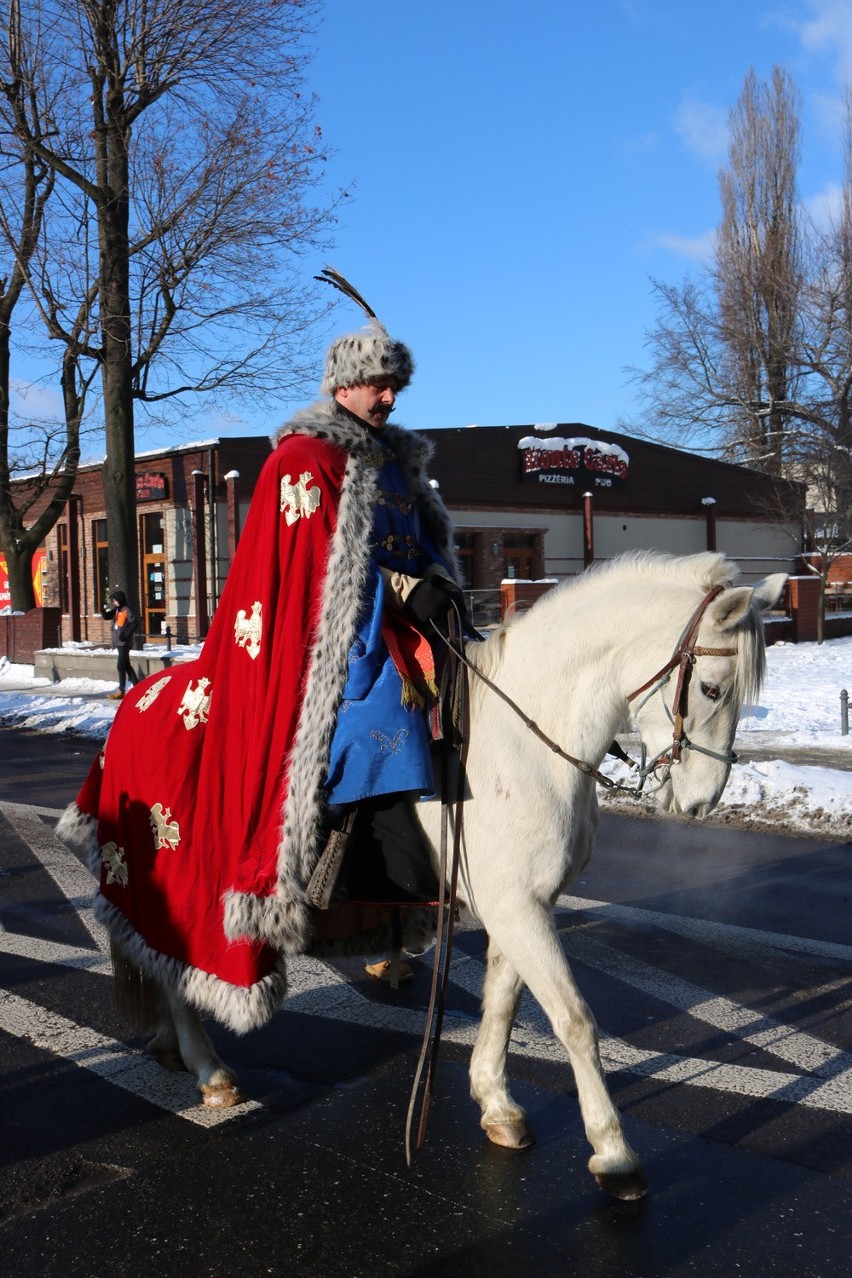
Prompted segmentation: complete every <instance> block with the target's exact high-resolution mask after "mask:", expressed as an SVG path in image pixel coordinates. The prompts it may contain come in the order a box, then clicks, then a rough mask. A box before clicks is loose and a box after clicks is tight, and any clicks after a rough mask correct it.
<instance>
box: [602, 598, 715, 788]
mask: <svg viewBox="0 0 852 1278" xmlns="http://www.w3.org/2000/svg"><path fill="white" fill-rule="evenodd" d="M726 589H727V587H726V586H714V588H713V589H712V590H711V591H709V592H708V593H707V594H706V595H705V596H704V598H703V599H702V601H701V603H700V604H699V605H698V607H697V608H696V610H695V612H694V613H693V614H692V616H691V618H690V620H689V622H688V624H687V627H686V630H685V631H684V632H683V634H682V635H681V638H680V640H679V642H678V644H677V647H676V648H675V650H674V652H673V653H672V655H671V657H670V658H669V660H668V661H667V662H666V664H665V665H664V666H663V668H662V670H658V671H657V673H656V674H655V675H652V676H651V678H650V679H649V680H648V681H647V683H643V684H642V687H641V688H637V689H636V691H635V692H631V693H630V695H629V696H628V698H627V704H628V705H629V704H630V702H631V701H633V700H635V698H636V697H638V696H641V694H642V693H643V692H647V694H648V695H647V696H646V697H643V698H642V700H641V701H640V702H639V704H638V706H636V711H639V710H641V708H642V706H644V704H645V702H646V701H648V700H649V699H650V698H651V697H652V696H653V695H654V693H655V692H657V691H659V692H660V694H661V695H662V689H663V688H664V687H665V685H666V684H667V683H668V682H669V680H670V678H671V675H672V671H673V670H674V668H675V667H676V666H677V667H678V676H677V685H676V687H675V695H674V700H673V702H672V706H671V710H670V709H669V707H668V705H667V704H666V701H665V698H663V705H664V706H665V710H666V714H667V715H668V716H669V719H670V720H671V723H672V744H671V746H670V747H669V748H668V749H666V750H663V751H662V752H661V753H660V754H658V755H657V756H656V757H655V758H654V759H652V760H651V763H650V764H646V763H645V760H644V758H643V761H642V765H641V768H640V776H641V777H642V780H643V781H644V779H645V778H646V777H647V776H650V775H656V771H657V768H658V767H659V766H660V765H661V764H662V765H663V767H664V772H663V776H662V777H661V778H659V781H660V784H661V785H662V784H663V782H665V780H666V779H667V778H668V775H669V773H670V772H671V769H672V765H673V764H675V763H679V762H680V757H681V753H682V751H683V749H684V747H685V748H686V749H688V750H696V751H697V752H698V753H699V754H706V755H708V756H709V757H710V758H711V759H719V760H720V761H721V762H722V763H736V761H737V756H736V755H735V754H734V753H733V751H732V750H729V751H728V752H727V754H721V753H719V751H717V750H710V749H708V748H707V746H702V745H698V744H697V742H695V741H692V740H690V738H689V737H688V736H687V735H686V730H685V728H684V721H685V719H686V714H687V706H688V703H689V685H690V682H691V679H692V670H693V667H694V665H695V658H696V657H735V656H736V655H737V649H736V648H704V647H701V646H700V645H699V644H697V643H696V642H695V641H696V639H697V638H698V629H699V626H700V625H701V620H702V618H703V616H704V613H705V612H706V611H707V608H708V607H709V606H710V604H711V603H712V602H713V600H714V599H716V598H718V596H719V595H720V594H721V593H722V591H723V590H726ZM643 751H644V747H643Z"/></svg>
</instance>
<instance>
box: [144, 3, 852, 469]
mask: <svg viewBox="0 0 852 1278" xmlns="http://www.w3.org/2000/svg"><path fill="white" fill-rule="evenodd" d="M315 43H316V56H315V59H314V62H313V65H312V68H311V70H310V72H309V83H310V85H311V87H312V89H313V90H314V91H315V93H316V94H317V97H318V105H317V120H318V122H319V123H320V124H321V126H322V129H323V132H324V136H325V139H326V142H327V143H328V145H329V146H330V147H332V148H333V149H334V151H335V154H334V157H333V159H332V161H331V163H330V165H329V167H328V170H327V185H328V189H329V190H332V189H334V188H336V187H341V186H351V187H352V196H351V199H349V200H348V201H347V202H346V204H345V205H344V207H343V209H342V210H341V216H340V222H339V225H338V226H337V229H336V232H335V247H334V248H333V249H331V250H329V252H328V253H327V254H325V255H323V256H318V257H316V259H315V260H314V259H313V258H308V259H307V260H306V261H305V270H306V273H309V274H314V273H315V272H316V271H317V270H318V269H319V268H320V267H321V266H322V265H324V263H325V261H326V260H327V261H329V262H331V263H332V264H333V265H334V266H336V267H337V268H338V269H339V270H341V271H342V272H343V273H344V274H345V275H347V276H348V277H349V278H350V279H352V281H353V282H354V283H355V284H356V286H357V287H358V288H359V289H360V290H361V291H362V292H363V293H364V295H365V296H366V297H367V299H368V300H369V301H370V302H371V304H372V305H373V307H374V308H375V309H376V310H377V312H378V313H379V315H380V316H381V318H382V319H383V320H384V322H385V323H386V324H387V326H388V328H389V329H390V331H391V332H392V333H393V334H394V336H397V337H400V338H402V339H403V340H405V341H406V342H408V343H409V344H410V346H411V347H412V350H413V352H414V355H415V358H416V361H417V366H418V367H417V373H416V376H415V379H414V381H413V383H412V385H411V387H410V388H409V390H407V391H406V392H405V394H404V395H403V396H402V397H401V399H400V402H399V407H398V410H397V414H396V416H397V418H398V420H399V421H401V422H402V423H404V424H406V425H408V426H411V427H414V428H418V429H419V428H425V427H433V426H439V427H442V426H465V425H468V424H471V423H477V424H480V425H512V424H528V423H529V424H534V423H542V422H584V423H587V424H590V425H594V426H598V427H602V428H605V429H613V428H615V427H616V425H617V422H618V421H619V419H620V418H625V419H628V420H630V419H631V418H632V419H635V417H636V415H637V413H638V412H639V405H638V402H637V396H636V392H635V390H634V388H633V386H632V385H631V384H630V383H629V380H628V378H627V374H626V373H625V366H628V365H635V364H641V363H642V362H643V358H644V350H643V344H644V340H645V334H646V330H647V329H648V328H649V327H651V326H652V325H653V322H654V314H655V310H654V302H653V298H652V296H651V289H650V284H649V276H652V275H653V276H657V277H659V278H662V279H664V280H668V281H674V280H679V279H681V278H683V276H684V275H686V274H687V273H688V272H690V271H692V270H695V269H696V268H697V266H698V264H699V263H700V260H701V258H702V255H706V253H707V251H708V248H709V246H710V244H711V243H712V233H713V229H714V227H715V225H716V224H717V222H718V218H719V203H718V193H717V172H718V169H719V166H720V164H722V163H723V162H724V160H725V148H726V125H727V116H728V112H729V111H730V109H731V107H732V106H733V104H734V103H735V101H736V99H737V97H738V95H739V93H740V91H741V88H742V84H743V79H744V77H745V75H746V73H747V71H748V69H749V67H750V66H754V68H755V70H756V72H757V74H758V76H759V77H760V78H761V79H765V78H767V77H768V76H769V75H770V74H771V70H772V67H773V65H774V64H776V63H778V64H781V65H782V66H784V67H785V68H786V69H787V70H788V71H789V72H790V73H791V74H792V76H793V77H794V79H795V80H796V82H797V84H798V86H799V89H800V91H801V94H802V100H803V145H802V167H801V172H800V177H801V196H802V201H803V203H804V204H805V205H806V206H808V207H809V208H811V207H818V206H819V204H820V202H821V201H823V200H824V199H826V198H829V199H830V196H831V192H832V189H835V190H836V186H837V183H838V181H839V179H840V174H841V159H840V147H839V142H840V116H841V98H842V93H843V88H844V84H845V82H846V80H847V79H849V80H850V81H852V0H798V3H794V4H782V3H773V2H772V0H767V2H765V3H764V2H762V0H714V3H713V4H709V3H701V2H700V0H692V2H691V3H690V2H689V0H595V3H588V0H584V3H576V0H528V3H526V4H522V5H520V4H506V3H502V4H501V3H499V0H428V2H426V0H419V2H418V0H369V3H367V4H358V5H356V4H355V3H353V0H327V2H326V5H325V16H324V20H323V22H322V25H321V26H320V28H319V31H318V34H317V38H316V41H315ZM359 324H360V316H359V313H358V312H357V311H356V309H355V308H354V307H353V306H350V305H348V304H343V305H342V306H341V307H340V308H339V309H338V311H337V312H336V314H335V316H334V319H333V324H332V327H331V329H330V330H326V331H325V332H324V333H323V334H318V336H317V350H316V358H317V378H318V379H319V374H320V370H321V364H322V356H323V351H324V347H325V340H326V338H327V336H328V334H329V332H331V333H334V332H343V331H346V330H347V329H349V328H353V327H357V326H358V325H359ZM308 398H310V396H308ZM298 406H299V404H298V403H297V402H290V403H288V402H286V401H282V402H281V403H280V404H279V405H275V406H273V407H272V408H271V409H270V408H266V407H265V408H264V409H263V411H262V412H258V413H257V414H256V415H252V414H250V413H247V412H246V410H245V409H241V410H239V414H238V415H235V416H234V417H225V418H223V417H221V416H212V415H211V414H209V413H207V412H205V411H201V412H197V413H195V414H194V415H193V416H192V418H191V420H189V421H188V422H187V424H186V432H188V433H184V434H183V438H184V439H186V438H206V437H210V436H212V435H216V434H219V433H221V434H241V433H267V432H271V431H272V430H273V429H274V428H275V426H276V425H277V424H279V423H280V421H282V420H283V419H284V418H285V417H286V416H288V415H289V413H290V411H291V410H293V409H295V408H296V407H298ZM172 442H177V441H176V439H175V437H174V432H171V433H169V434H166V435H164V434H162V433H158V432H156V431H149V432H144V433H143V434H142V435H141V436H140V440H139V444H140V447H145V448H150V447H155V446H160V445H161V444H166V443H172Z"/></svg>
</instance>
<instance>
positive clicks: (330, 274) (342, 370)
mask: <svg viewBox="0 0 852 1278" xmlns="http://www.w3.org/2000/svg"><path fill="white" fill-rule="evenodd" d="M314 278H315V279H317V280H319V281H320V282H321V283H323V284H330V285H331V286H332V288H336V289H338V291H339V292H341V293H343V294H344V296H346V297H349V298H351V299H352V301H353V302H356V303H357V304H358V306H360V307H361V309H362V311H364V312H365V314H366V315H367V316H368V317H369V319H370V324H369V326H368V327H367V328H363V329H360V330H359V331H358V332H357V333H344V335H343V336H342V337H338V338H336V339H335V340H334V341H333V342H332V344H331V346H330V347H329V348H328V354H327V355H326V360H325V376H324V377H323V379H322V387H321V390H322V392H323V394H325V395H333V394H334V392H335V391H336V390H339V389H340V388H341V387H342V386H360V385H362V384H363V383H365V382H372V381H376V380H378V379H379V378H382V377H392V378H393V380H394V382H395V383H396V389H397V391H401V390H404V389H405V387H406V386H407V385H408V383H409V382H410V381H411V378H412V375H413V373H414V359H413V357H412V354H411V351H410V350H409V349H408V347H407V346H405V345H404V343H402V342H397V341H394V339H393V338H392V337H391V336H390V335H389V333H388V331H387V329H386V328H385V326H384V324H382V322H381V320H380V319H379V318H378V316H377V315H376V312H375V311H374V310H373V309H372V307H371V306H368V305H367V303H366V302H365V301H364V299H363V297H362V296H361V294H360V293H359V292H358V290H357V289H356V288H354V287H353V285H352V284H350V283H349V281H348V280H347V279H345V278H344V277H343V276H342V275H341V274H340V273H339V272H338V271H335V270H333V269H332V267H330V266H326V267H324V269H323V271H322V274H320V275H316V276H314Z"/></svg>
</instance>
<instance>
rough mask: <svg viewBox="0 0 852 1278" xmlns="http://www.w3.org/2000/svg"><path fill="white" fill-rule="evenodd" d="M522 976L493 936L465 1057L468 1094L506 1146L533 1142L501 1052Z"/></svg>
mask: <svg viewBox="0 0 852 1278" xmlns="http://www.w3.org/2000/svg"><path fill="white" fill-rule="evenodd" d="M522 987H523V982H522V981H521V978H520V977H519V976H518V974H517V972H516V971H515V970H514V968H513V967H511V966H510V964H509V963H508V962H507V961H506V958H505V956H504V955H503V954H502V953H501V952H500V950H499V948H498V947H497V945H496V944H495V942H494V939H493V938H492V937H489V939H488V961H487V964H486V968H485V982H484V985H483V990H482V1021H481V1023H480V1027H479V1031H478V1033H477V1035H476V1043H475V1045H474V1048H473V1055H472V1056H471V1060H470V1094H471V1096H472V1097H473V1099H474V1100H475V1101H476V1102H477V1104H478V1105H479V1107H480V1109H481V1110H482V1119H481V1123H482V1126H483V1128H484V1129H485V1133H486V1135H487V1136H488V1139H489V1140H490V1141H493V1143H494V1144H495V1145H503V1146H505V1147H506V1148H507V1149H525V1148H526V1147H527V1146H528V1145H531V1144H532V1143H533V1137H532V1134H531V1132H530V1130H529V1127H528V1126H527V1122H526V1116H525V1115H524V1111H523V1110H522V1109H521V1107H520V1106H519V1105H516V1104H515V1101H514V1100H513V1099H512V1097H511V1095H510V1094H509V1084H508V1080H507V1078H506V1054H507V1052H508V1049H509V1036H510V1035H511V1033H512V1022H513V1021H514V1019H515V1013H516V1011H517V1010H518V1000H519V999H520V997H521V989H522Z"/></svg>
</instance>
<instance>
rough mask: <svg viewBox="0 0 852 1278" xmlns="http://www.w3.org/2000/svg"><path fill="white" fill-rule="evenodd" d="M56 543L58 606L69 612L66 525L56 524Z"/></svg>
mask: <svg viewBox="0 0 852 1278" xmlns="http://www.w3.org/2000/svg"><path fill="white" fill-rule="evenodd" d="M56 544H57V548H58V551H59V565H58V568H59V583H58V585H59V607H60V609H61V610H62V612H70V611H71V606H70V603H69V600H68V525H67V524H58V525H57V528H56Z"/></svg>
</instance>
